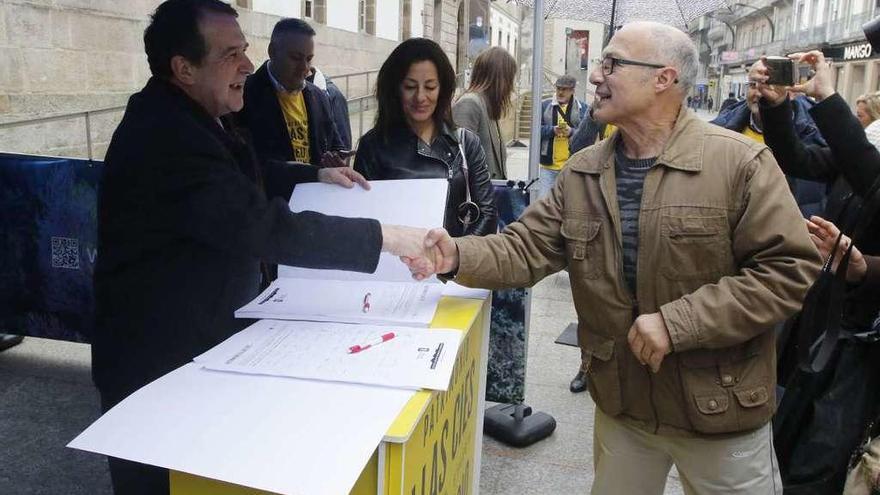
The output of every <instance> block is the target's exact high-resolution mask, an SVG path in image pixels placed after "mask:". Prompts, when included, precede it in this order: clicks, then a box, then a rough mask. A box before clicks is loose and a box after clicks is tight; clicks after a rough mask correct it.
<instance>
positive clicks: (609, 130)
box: [599, 124, 617, 141]
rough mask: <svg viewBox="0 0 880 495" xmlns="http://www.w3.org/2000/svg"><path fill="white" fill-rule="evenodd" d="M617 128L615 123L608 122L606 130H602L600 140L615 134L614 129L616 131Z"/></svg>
mask: <svg viewBox="0 0 880 495" xmlns="http://www.w3.org/2000/svg"><path fill="white" fill-rule="evenodd" d="M616 130H617V126H616V125H614V124H606V125H605V130H603V131H602V135H601V136H599V140H600V141H601V140H603V139H606V138H608V137H610V136H611V134H613V133H614V131H616Z"/></svg>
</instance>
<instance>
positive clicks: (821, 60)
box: [788, 50, 835, 101]
mask: <svg viewBox="0 0 880 495" xmlns="http://www.w3.org/2000/svg"><path fill="white" fill-rule="evenodd" d="M788 58H790V59H793V60H797V61H798V62H801V63H806V64H810V66H811V67H812V68H813V70H814V71H816V75H814V76H813V78H812V79H810V80H809V81H807V82H806V83H804V84H798V85H795V86H792V87H791V88H790V89H791V91H796V92H798V93H805V94H806V95H807V96H812V97H813V98H815V99H816V100H818V101H822V100H824V99H825V98H828V97H829V96H831V95H833V94H834V93H835V91H834V84H832V80H833V78H832V74H831V64H830V63H829V62H826V61H825V55H822V52H820V51H819V50H813V51H810V52H806V53H793V54H791V55H789V56H788Z"/></svg>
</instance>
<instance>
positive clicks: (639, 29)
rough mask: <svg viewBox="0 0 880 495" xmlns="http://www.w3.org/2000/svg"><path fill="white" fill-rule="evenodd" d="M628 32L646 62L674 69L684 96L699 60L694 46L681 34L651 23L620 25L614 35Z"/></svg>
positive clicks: (694, 75) (671, 28)
mask: <svg viewBox="0 0 880 495" xmlns="http://www.w3.org/2000/svg"><path fill="white" fill-rule="evenodd" d="M624 32H629V33H631V34H632V35H633V38H634V40H637V42H638V43H639V45H641V47H640V48H642V49H643V50H644V51H643V52H642V55H644V56H645V57H648V58H646V60H651V61H656V62H657V63H659V64H664V65H668V66H670V67H674V68H675V70H676V71H678V87H679V88H680V89H681V92H682V95H685V94H687V93H688V91H690V89H691V88H692V87H693V86H694V83H695V82H696V79H697V64H698V59H699V56H698V54H697V47H696V46H695V45H694V42H693V41H691V39H690V38H689V37H688V35H687V34H685V33H684V32H683V31H681V30H679V29H676V28H674V27H672V26H668V25H666V24H661V23H659V22H652V21H636V22H631V23H629V24H626V25H624V26H623V27H622V28H621V29H620V31H618V33H621V34H622V33H624Z"/></svg>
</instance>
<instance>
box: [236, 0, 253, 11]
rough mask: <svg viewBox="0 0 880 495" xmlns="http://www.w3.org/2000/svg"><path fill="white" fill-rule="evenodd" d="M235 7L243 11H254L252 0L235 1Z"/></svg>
mask: <svg viewBox="0 0 880 495" xmlns="http://www.w3.org/2000/svg"><path fill="white" fill-rule="evenodd" d="M235 6H236V7H239V8H242V9H253V6H252V5H251V0H235Z"/></svg>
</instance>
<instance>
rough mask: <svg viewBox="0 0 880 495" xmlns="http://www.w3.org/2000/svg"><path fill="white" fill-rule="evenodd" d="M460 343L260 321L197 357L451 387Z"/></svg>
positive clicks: (259, 369) (421, 334) (383, 330)
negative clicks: (387, 336) (352, 350)
mask: <svg viewBox="0 0 880 495" xmlns="http://www.w3.org/2000/svg"><path fill="white" fill-rule="evenodd" d="M385 335H392V336H391V337H390V338H387V340H385V341H382V340H381V337H382V336H385ZM460 343H461V332H460V331H458V330H444V329H430V330H425V329H420V328H408V327H393V326H377V325H346V324H342V323H323V322H308V321H280V320H260V321H258V322H256V323H254V324H253V325H251V326H250V327H248V328H246V329H244V330H242V331H241V332H239V333H237V334H235V335H233V336H232V337H230V338H228V339H227V340H226V341H224V342H222V343H221V344H219V345H217V346H216V347H214V348H213V349H211V350H209V351H208V352H206V353H204V354H202V355H200V356H198V357H196V358H195V360H194V361H195V362H196V363H199V364H200V365H202V366H203V367H205V368H207V369H212V370H217V371H231V372H236V373H248V374H255V375H273V376H287V377H294V378H305V379H311V380H325V381H339V382H348V383H362V384H368V385H382V386H386V387H399V388H409V389H419V388H427V389H433V390H443V391H445V390H446V389H447V388H448V387H449V380H450V377H451V376H452V367H453V365H454V364H455V357H456V355H457V354H458V347H459V344H460ZM370 344H372V345H370ZM364 346H367V347H368V348H366V349H364V350H362V351H360V352H351V349H352V348H353V347H362V348H363V347H364Z"/></svg>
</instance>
